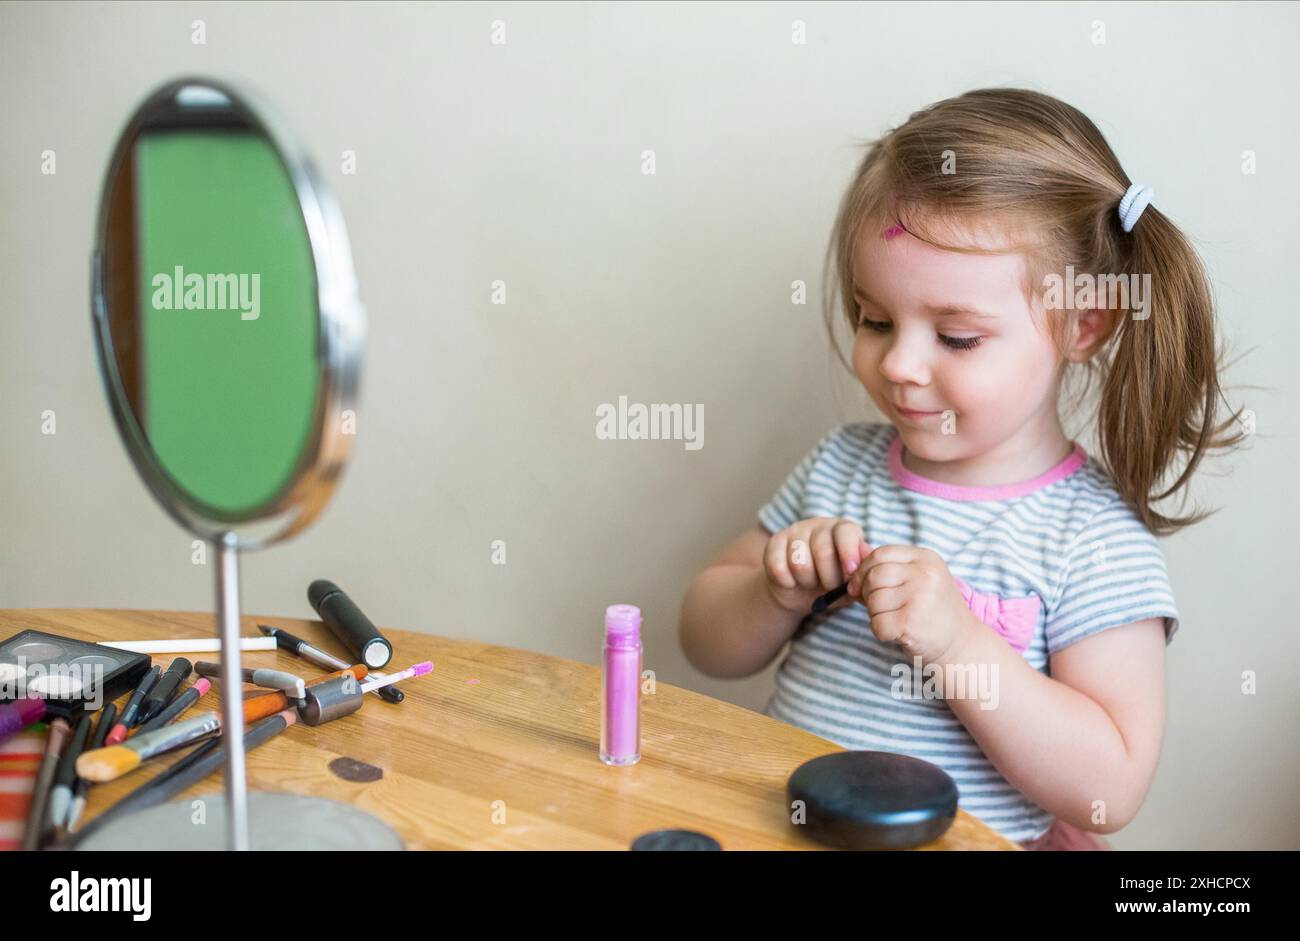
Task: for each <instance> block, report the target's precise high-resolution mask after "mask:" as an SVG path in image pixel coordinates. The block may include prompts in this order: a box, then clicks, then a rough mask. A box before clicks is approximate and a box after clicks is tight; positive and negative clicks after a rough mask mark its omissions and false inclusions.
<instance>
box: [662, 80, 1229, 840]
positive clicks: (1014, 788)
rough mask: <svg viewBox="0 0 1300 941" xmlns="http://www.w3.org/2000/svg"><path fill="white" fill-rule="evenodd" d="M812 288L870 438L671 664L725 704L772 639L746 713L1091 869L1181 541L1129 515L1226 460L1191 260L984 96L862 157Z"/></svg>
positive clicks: (1147, 209)
mask: <svg viewBox="0 0 1300 941" xmlns="http://www.w3.org/2000/svg"><path fill="white" fill-rule="evenodd" d="M827 264H828V270H830V269H831V268H832V267H833V270H834V275H835V277H834V278H833V279H828V285H829V287H830V291H829V292H828V299H829V302H828V304H827V313H826V316H827V325H828V327H829V328H830V329H831V336H832V342H834V319H835V318H836V317H837V316H838V315H837V314H836V311H835V305H834V298H835V297H836V296H838V300H839V301H840V303H841V304H842V306H843V313H844V315H847V318H848V323H849V326H850V328H851V329H852V330H853V331H854V341H853V351H852V366H851V368H852V370H853V372H854V374H855V375H856V376H857V378H858V379H859V381H861V383H862V385H863V387H864V388H865V389H866V391H867V394H868V395H869V396H870V397H871V400H872V401H873V402H874V403H875V405H876V407H877V408H878V409H879V410H880V412H881V413H882V414H883V415H884V416H885V417H886V418H887V419H888V423H873V422H853V423H848V424H844V425H841V426H839V427H837V428H835V429H834V430H832V431H831V432H830V433H829V434H827V435H825V437H823V438H822V439H821V441H820V442H819V443H818V444H817V446H816V447H815V448H813V450H812V452H811V453H810V454H808V455H807V457H805V458H804V459H803V461H802V462H801V463H800V464H799V465H798V466H797V467H796V468H795V469H794V470H793V471H792V472H791V474H790V475H789V477H788V478H787V479H786V480H785V482H784V484H782V486H781V487H780V489H779V490H778V491H777V492H776V494H775V495H774V496H773V497H772V499H771V501H770V502H769V503H767V504H766V505H765V506H763V507H762V508H761V509H760V510H759V512H758V519H759V522H760V523H761V525H760V526H756V527H754V528H753V529H751V530H750V531H748V532H746V533H745V534H743V535H742V536H741V537H740V538H739V539H737V540H736V541H735V542H734V543H733V544H732V545H731V546H730V547H729V548H727V549H726V550H725V551H724V552H723V553H722V555H721V556H719V557H718V558H717V559H716V560H715V561H714V562H713V563H712V564H710V565H709V566H708V567H707V568H705V569H704V571H702V572H701V573H700V574H699V575H698V576H696V578H695V579H694V581H692V583H691V585H690V588H689V590H688V592H687V595H686V598H685V601H684V602H683V606H682V615H681V627H680V633H681V640H682V645H683V647H684V649H685V651H686V655H687V657H688V658H689V659H690V661H691V662H692V663H693V664H694V665H695V666H696V667H697V668H699V669H700V670H702V671H704V672H705V673H707V674H709V675H712V676H721V677H743V676H748V675H751V674H753V673H756V672H758V671H759V670H761V669H763V668H764V667H765V666H766V665H768V664H769V663H770V662H771V661H772V660H773V658H775V657H776V656H777V654H778V653H779V652H780V651H781V650H782V648H783V647H784V646H785V644H786V643H787V642H788V641H792V643H791V644H790V648H789V653H788V655H787V656H786V657H785V659H784V660H783V661H782V663H781V665H780V668H779V670H778V672H777V674H776V692H775V694H774V695H773V697H772V699H771V701H770V702H769V703H768V706H767V709H766V712H767V713H768V714H769V715H771V716H773V717H775V718H778V719H781V720H784V721H786V722H790V723H793V724H795V725H798V726H801V727H803V728H805V729H808V730H809V731H811V732H814V733H816V734H818V735H821V736H823V737H825V738H827V739H830V740H832V741H834V742H837V743H839V744H841V745H843V746H844V747H846V748H853V749H868V750H880V751H890V752H902V753H906V754H909V755H915V756H916V757H918V758H923V759H926V760H927V761H930V762H933V763H934V764H936V765H938V766H939V767H941V768H943V769H944V770H945V771H947V772H948V774H950V775H951V776H952V778H953V779H954V780H955V781H956V783H957V786H958V789H959V791H960V794H961V798H960V806H961V807H962V808H963V809H964V810H966V811H968V812H970V813H971V814H974V815H975V816H977V817H979V818H980V819H981V820H983V821H984V822H985V823H986V824H988V825H989V826H991V827H993V828H994V829H996V830H998V831H999V832H1001V833H1002V834H1003V835H1005V836H1006V837H1007V838H1009V839H1011V840H1013V841H1018V842H1020V843H1022V844H1024V845H1026V846H1028V847H1031V848H1069V847H1074V846H1082V847H1085V848H1091V847H1105V843H1104V842H1102V841H1100V840H1098V839H1096V838H1095V837H1092V836H1091V834H1092V833H1110V832H1113V831H1116V830H1119V829H1120V828H1122V827H1124V826H1125V825H1126V824H1127V823H1128V822H1129V821H1130V820H1132V819H1133V816H1134V815H1135V814H1136V813H1137V811H1138V808H1139V807H1140V806H1141V805H1142V802H1143V800H1144V798H1145V796H1146V793H1147V790H1148V788H1149V787H1150V784H1151V779H1152V777H1153V776H1154V774H1155V770H1156V764H1157V762H1158V760H1159V756H1160V747H1161V739H1162V737H1163V734H1164V723H1165V715H1164V713H1165V678H1164V671H1165V646H1166V644H1167V643H1168V642H1169V640H1170V638H1172V636H1173V634H1174V631H1175V630H1177V627H1178V618H1179V615H1178V611H1177V608H1176V607H1175V604H1174V598H1173V593H1172V591H1171V589H1170V584H1169V578H1168V575H1167V573H1166V569H1165V563H1164V559H1163V556H1162V554H1161V550H1160V547H1159V544H1158V543H1157V541H1156V536H1157V535H1165V534H1168V533H1172V532H1174V531H1176V530H1177V529H1179V528H1180V527H1182V526H1185V525H1188V524H1190V523H1194V522H1196V521H1198V520H1200V519H1202V518H1204V516H1205V515H1206V514H1204V513H1202V514H1194V515H1188V516H1176V515H1166V514H1165V513H1164V512H1162V511H1161V510H1159V509H1157V507H1156V505H1155V504H1156V502H1157V501H1159V500H1160V499H1162V498H1164V497H1167V496H1169V495H1171V494H1175V493H1177V492H1179V491H1182V490H1183V489H1184V488H1185V486H1186V485H1187V483H1188V481H1189V479H1190V477H1191V474H1192V472H1193V471H1194V470H1195V468H1196V466H1197V465H1198V464H1199V462H1200V460H1201V458H1202V456H1203V455H1204V454H1205V453H1206V452H1207V451H1208V450H1210V449H1216V448H1226V447H1231V446H1233V445H1235V444H1236V443H1238V441H1239V440H1240V439H1241V438H1242V434H1241V432H1240V431H1239V430H1238V429H1237V428H1235V424H1236V420H1237V418H1238V416H1237V415H1235V414H1234V415H1232V416H1229V417H1227V418H1225V419H1224V420H1222V421H1220V420H1219V416H1220V415H1222V414H1223V413H1222V412H1221V411H1220V410H1219V400H1220V391H1219V378H1218V373H1219V370H1220V367H1221V359H1220V355H1219V349H1218V344H1217V340H1216V333H1215V322H1214V310H1213V303H1212V297H1211V290H1210V285H1209V284H1208V282H1207V279H1206V277H1205V274H1204V271H1203V269H1202V267H1201V264H1200V262H1199V260H1198V258H1197V256H1196V253H1195V252H1194V250H1193V249H1192V248H1191V246H1190V245H1189V244H1188V242H1187V240H1186V239H1185V238H1184V237H1183V235H1182V234H1181V233H1180V232H1179V230H1178V229H1177V228H1176V227H1175V226H1174V224H1173V223H1172V222H1170V220H1169V219H1168V218H1167V217H1166V216H1165V215H1163V214H1162V213H1161V212H1160V211H1159V210H1158V209H1157V208H1156V207H1154V206H1152V205H1151V190H1150V189H1149V188H1146V187H1142V186H1135V185H1130V181H1129V179H1128V176H1127V175H1126V174H1125V173H1124V170H1123V168H1122V167H1121V166H1120V163H1119V161H1118V159H1116V157H1115V154H1114V153H1113V152H1112V151H1111V149H1110V147H1109V146H1108V145H1107V143H1106V140H1105V139H1104V138H1103V137H1102V135H1101V133H1100V132H1099V131H1098V130H1097V128H1096V126H1095V125H1094V124H1093V123H1092V121H1090V120H1089V119H1088V118H1087V117H1086V116H1085V115H1083V114H1082V113H1081V112H1079V111H1078V110H1076V109H1075V108H1072V107H1071V106H1069V105H1067V104H1065V103H1063V102H1061V101H1058V100H1056V99H1054V98H1051V97H1048V96H1046V95H1042V94H1038V93H1035V92H1031V91H1022V90H1015V89H986V90H981V91H973V92H969V93H967V94H965V95H962V96H960V97H957V98H953V99H949V100H946V101H941V102H939V103H938V104H935V105H932V106H931V107H929V108H926V109H925V110H923V111H920V112H917V113H916V114H913V115H912V116H911V118H910V119H909V120H908V121H907V122H906V123H905V124H903V125H902V126H901V127H899V128H896V129H895V130H893V131H892V132H890V133H889V134H887V135H886V136H885V137H884V138H882V139H881V140H879V141H877V142H875V143H874V144H873V145H872V146H871V147H870V149H869V150H868V152H867V154H866V157H865V158H864V159H863V161H862V163H861V165H860V166H859V167H858V170H857V172H856V174H855V176H854V178H853V181H852V183H851V184H850V186H849V190H848V192H847V193H846V194H845V196H844V199H843V201H842V203H841V206H840V210H839V214H838V217H837V219H836V222H835V229H834V235H833V238H832V244H831V249H830V254H829V256H828V259H827ZM1090 284H1091V285H1092V287H1091V289H1090V288H1089V285H1090ZM836 349H837V352H838V351H839V350H838V345H837V346H836ZM840 358H841V360H843V359H844V357H843V354H842V352H841V353H840ZM846 365H847V363H846ZM1070 366H1074V367H1075V368H1076V369H1082V370H1083V371H1084V372H1085V374H1086V375H1087V377H1088V378H1091V377H1092V376H1093V375H1094V374H1096V375H1097V376H1098V377H1099V379H1100V400H1099V403H1098V407H1097V415H1096V422H1097V427H1096V431H1097V441H1098V445H1097V453H1095V454H1088V453H1086V452H1085V450H1084V448H1083V447H1082V446H1081V445H1079V444H1078V443H1076V442H1075V441H1073V440H1072V439H1070V438H1069V437H1067V436H1066V434H1065V432H1064V431H1063V428H1062V424H1061V420H1060V417H1059V412H1058V398H1059V396H1060V393H1061V387H1062V384H1063V381H1064V380H1065V378H1066V377H1067V374H1069V375H1073V372H1072V371H1071V370H1069V369H1068V367H1070ZM1085 391H1086V386H1085ZM1170 477H1173V478H1174V479H1173V480H1172V483H1170V482H1169V478H1170ZM846 580H847V582H848V588H847V593H846V594H845V596H844V597H842V598H841V599H840V600H839V601H837V602H836V603H835V604H833V605H832V606H830V607H829V608H826V609H825V610H824V611H823V612H822V613H820V614H810V605H811V604H812V602H813V601H814V600H816V599H817V598H818V597H819V596H820V595H821V594H823V593H824V592H827V591H829V590H830V589H833V588H837V587H839V586H840V585H841V584H843V583H844V582H845V581H846Z"/></svg>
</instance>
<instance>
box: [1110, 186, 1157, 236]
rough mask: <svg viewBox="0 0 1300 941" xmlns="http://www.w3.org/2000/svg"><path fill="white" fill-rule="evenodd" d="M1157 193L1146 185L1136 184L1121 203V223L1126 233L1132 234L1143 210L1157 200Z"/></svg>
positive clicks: (1130, 188)
mask: <svg viewBox="0 0 1300 941" xmlns="http://www.w3.org/2000/svg"><path fill="white" fill-rule="evenodd" d="M1155 195H1156V191H1155V190H1153V189H1152V188H1151V187H1149V186H1147V185H1146V184H1144V183H1134V184H1133V185H1132V186H1130V187H1129V188H1128V192H1126V193H1125V194H1124V198H1123V199H1121V200H1120V201H1119V222H1120V225H1122V226H1123V227H1124V231H1125V232H1132V231H1133V226H1135V225H1137V221H1138V218H1139V217H1141V215H1142V210H1144V209H1146V208H1147V206H1148V205H1149V204H1150V203H1151V200H1152V199H1154V198H1155Z"/></svg>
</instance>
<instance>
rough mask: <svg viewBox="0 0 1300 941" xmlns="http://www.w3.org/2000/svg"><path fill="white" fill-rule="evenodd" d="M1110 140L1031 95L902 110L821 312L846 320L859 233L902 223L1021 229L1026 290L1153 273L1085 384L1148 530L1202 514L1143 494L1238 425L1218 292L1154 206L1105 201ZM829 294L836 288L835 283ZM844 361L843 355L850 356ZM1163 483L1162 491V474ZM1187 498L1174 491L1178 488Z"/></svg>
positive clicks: (1075, 114)
mask: <svg viewBox="0 0 1300 941" xmlns="http://www.w3.org/2000/svg"><path fill="white" fill-rule="evenodd" d="M1130 182H1131V181H1130V180H1129V178H1128V175H1127V174H1126V173H1125V172H1124V168H1123V167H1121V166H1120V163H1119V160H1118V159H1116V157H1115V154H1114V152H1113V151H1112V150H1111V149H1110V146H1109V145H1108V144H1107V143H1106V139H1105V138H1104V137H1103V136H1102V134H1101V132H1100V131H1099V130H1097V127H1096V125H1094V124H1093V123H1092V121H1090V120H1089V119H1088V118H1087V116H1085V115H1084V114H1083V113H1082V112H1081V111H1079V110H1078V109H1076V108H1073V107H1071V106H1070V105H1067V104H1065V103H1064V102H1062V101H1059V100H1057V99H1056V98H1052V97H1050V96H1048V95H1044V94H1040V93H1038V92H1033V91H1028V90H1023V89H1015V88H989V89H980V90H978V91H971V92H967V93H966V94H964V95H961V96H959V97H956V98H949V99H947V100H945V101H940V102H938V103H936V104H933V105H931V106H929V107H928V108H925V109H923V110H921V111H918V112H916V113H914V114H913V115H912V116H911V117H910V118H909V119H908V120H907V122H906V123H904V124H903V125H902V126H900V127H897V128H895V129H894V130H892V131H890V132H889V133H888V134H886V135H885V136H884V137H882V138H880V139H878V140H876V141H874V142H872V143H871V144H870V146H869V149H868V150H867V153H866V156H865V157H864V158H863V160H862V162H861V164H860V165H859V166H858V168H857V171H856V172H855V174H854V176H853V180H852V183H851V184H850V185H849V188H848V191H847V192H846V193H845V195H844V198H843V200H842V201H841V204H840V208H839V213H838V215H837V217H836V220H835V227H834V230H833V233H832V236H831V243H830V248H829V251H828V253H827V258H826V266H827V274H828V275H829V274H831V272H832V269H833V276H830V277H827V278H825V281H824V283H825V285H826V289H827V290H826V295H825V316H826V325H827V328H828V330H830V334H831V342H832V345H833V346H834V348H835V351H836V353H837V354H838V356H839V358H840V361H841V362H842V363H844V364H845V366H848V365H849V364H848V361H847V360H846V359H845V357H844V353H843V351H842V350H841V349H840V346H839V344H838V342H837V341H836V339H835V329H834V325H835V320H836V319H837V314H836V310H835V308H836V306H837V301H838V304H839V306H841V307H842V310H843V313H844V315H845V316H846V317H847V318H848V321H849V324H850V329H856V323H857V309H856V302H855V301H854V298H853V288H854V284H853V258H854V250H855V245H856V242H857V239H858V237H859V236H860V235H861V234H862V233H866V235H867V237H873V234H874V237H880V233H881V231H882V229H883V228H885V227H886V226H888V225H891V224H898V225H901V226H902V227H903V228H904V229H906V230H907V231H908V232H909V233H911V234H912V235H913V236H915V237H917V238H919V239H921V240H923V241H925V242H927V243H928V244H930V245H933V246H935V247H937V248H942V249H947V250H950V251H963V252H982V251H987V250H985V249H979V248H975V247H973V246H971V245H962V244H955V243H944V242H942V241H939V240H937V239H935V238H933V237H932V236H933V232H934V231H935V230H936V229H938V228H939V227H940V226H949V228H947V229H945V231H948V232H959V231H966V232H970V231H972V227H977V226H979V225H981V224H986V223H989V222H992V223H994V224H996V225H998V226H1000V227H1001V228H1002V230H1003V231H1004V232H1008V233H1026V234H1030V235H1031V236H1032V237H1031V238H1030V239H1029V240H1028V241H1019V242H1016V243H1015V244H1013V245H1010V246H1007V247H1006V248H1005V249H1002V250H1012V251H1015V250H1018V251H1023V252H1025V254H1026V257H1027V258H1028V259H1029V282H1028V284H1027V285H1026V299H1027V300H1030V299H1031V298H1032V296H1033V294H1034V293H1035V289H1034V285H1043V284H1044V283H1045V281H1044V279H1045V277H1046V276H1047V275H1048V274H1049V273H1052V272H1056V273H1060V274H1061V275H1062V276H1064V272H1065V271H1066V266H1067V265H1072V266H1073V270H1074V272H1075V273H1076V274H1084V273H1089V274H1091V275H1092V276H1093V277H1094V278H1099V277H1101V276H1103V275H1115V274H1137V275H1141V274H1149V275H1150V287H1151V290H1150V296H1149V298H1148V301H1147V303H1148V306H1147V308H1146V313H1147V316H1146V317H1145V319H1135V318H1133V317H1130V316H1125V315H1122V314H1120V315H1116V316H1113V317H1112V318H1111V324H1110V327H1109V330H1108V332H1107V334H1106V335H1105V337H1104V338H1103V340H1102V341H1101V344H1100V346H1099V347H1098V348H1097V350H1096V352H1095V353H1094V355H1093V356H1092V358H1091V359H1089V360H1088V361H1087V362H1086V363H1085V364H1083V365H1084V372H1085V377H1086V383H1085V385H1084V388H1083V391H1082V392H1081V394H1080V399H1082V398H1083V397H1084V396H1086V394H1087V391H1088V389H1089V388H1090V386H1091V383H1092V381H1093V380H1094V379H1098V380H1099V385H1100V400H1099V403H1098V407H1097V423H1098V426H1097V431H1098V447H1099V448H1100V451H1101V454H1100V455H1099V458H1098V459H1099V461H1100V462H1101V463H1102V465H1103V466H1104V467H1105V469H1106V470H1107V471H1108V473H1109V474H1110V476H1111V478H1112V479H1113V481H1114V483H1115V486H1116V488H1117V489H1118V490H1119V492H1120V494H1121V495H1122V496H1123V498H1124V500H1125V502H1126V503H1128V505H1129V506H1130V507H1132V508H1133V510H1134V511H1135V512H1136V513H1137V514H1138V515H1139V517H1140V518H1141V519H1142V521H1143V523H1144V524H1146V526H1147V528H1148V529H1149V530H1150V531H1151V532H1153V533H1156V534H1158V535H1163V534H1167V533H1172V532H1174V531H1176V530H1178V529H1180V528H1181V527H1183V526H1187V525H1190V524H1192V523H1196V522H1199V521H1200V520H1201V519H1204V518H1205V517H1206V516H1207V515H1209V514H1208V513H1196V514H1192V515H1187V516H1181V517H1180V516H1167V515H1165V514H1163V513H1161V512H1159V511H1158V510H1157V509H1156V508H1155V507H1154V506H1153V505H1152V504H1153V503H1155V502H1156V501H1158V500H1163V499H1165V498H1166V497H1169V496H1171V495H1172V494H1175V493H1177V492H1178V491H1180V490H1182V489H1183V488H1184V487H1186V486H1187V484H1188V482H1189V481H1190V479H1191V476H1192V473H1193V471H1195V469H1196V467H1197V465H1198V464H1199V463H1200V461H1201V458H1202V456H1204V455H1205V453H1206V452H1207V451H1208V450H1210V449H1217V448H1230V447H1233V446H1235V445H1236V444H1238V443H1239V442H1240V441H1241V440H1242V438H1243V437H1244V434H1243V433H1242V431H1241V429H1240V428H1238V427H1237V425H1236V423H1237V420H1238V417H1239V415H1240V411H1238V412H1234V413H1233V414H1231V415H1230V416H1229V417H1227V418H1225V419H1223V420H1222V421H1221V422H1220V421H1219V420H1218V416H1219V415H1220V414H1221V411H1220V408H1219V402H1220V399H1221V392H1220V388H1219V371H1220V368H1221V354H1220V350H1219V345H1218V339H1217V337H1216V333H1215V319H1214V299H1213V294H1212V291H1211V288H1210V283H1209V280H1208V279H1207V277H1206V274H1205V270H1204V268H1203V267H1202V264H1201V261H1200V258H1199V257H1198V256H1197V254H1196V251H1195V250H1194V249H1193V248H1192V246H1191V245H1190V244H1189V242H1188V241H1187V239H1186V238H1185V237H1184V236H1183V234H1182V233H1181V232H1180V231H1179V230H1178V228H1177V227H1176V226H1175V225H1174V224H1173V223H1172V222H1171V221H1170V220H1169V218H1168V217H1167V216H1165V215H1164V214H1163V213H1162V212H1161V211H1160V210H1159V209H1158V208H1156V206H1155V205H1149V206H1147V208H1146V210H1145V211H1144V212H1143V213H1142V215H1141V218H1140V219H1139V220H1138V221H1137V224H1136V225H1135V226H1134V227H1133V230H1132V231H1131V232H1125V231H1124V230H1123V228H1122V227H1121V225H1120V220H1119V215H1118V213H1117V211H1116V209H1117V207H1118V205H1119V201H1120V199H1121V198H1122V197H1123V196H1124V193H1125V191H1126V190H1127V189H1128V187H1129V185H1130ZM837 294H838V298H837V296H836V295H837ZM1058 313H1059V314H1061V315H1062V316H1051V317H1049V318H1048V320H1049V331H1050V332H1049V335H1050V336H1051V337H1052V339H1053V341H1054V342H1055V343H1056V344H1057V348H1058V350H1062V351H1063V350H1064V343H1065V339H1066V334H1067V329H1068V327H1069V320H1068V319H1067V317H1071V316H1075V314H1076V312H1075V311H1072V310H1062V311H1059V312H1058ZM850 369H851V367H850ZM1179 455H1186V461H1185V463H1184V465H1183V467H1182V470H1181V472H1179V473H1178V474H1177V477H1176V479H1175V480H1174V481H1173V483H1172V484H1171V485H1170V486H1168V487H1167V488H1165V489H1164V490H1161V491H1160V492H1156V491H1157V490H1159V488H1160V486H1161V484H1162V481H1163V480H1165V479H1166V475H1169V474H1170V473H1171V472H1173V471H1176V470H1177V467H1178V464H1179V461H1178V458H1179ZM1185 495H1186V494H1185V493H1184V496H1185Z"/></svg>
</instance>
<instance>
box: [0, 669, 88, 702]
mask: <svg viewBox="0 0 1300 941" xmlns="http://www.w3.org/2000/svg"><path fill="white" fill-rule="evenodd" d="M16 661H17V662H15V663H0V700H11V699H24V698H28V697H31V698H35V699H81V700H84V701H85V703H86V706H87V708H88V709H90V710H91V711H95V710H97V709H101V708H103V705H104V665H103V664H102V663H75V662H74V663H43V662H38V663H31V664H29V663H28V662H27V658H26V657H18V658H16Z"/></svg>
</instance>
